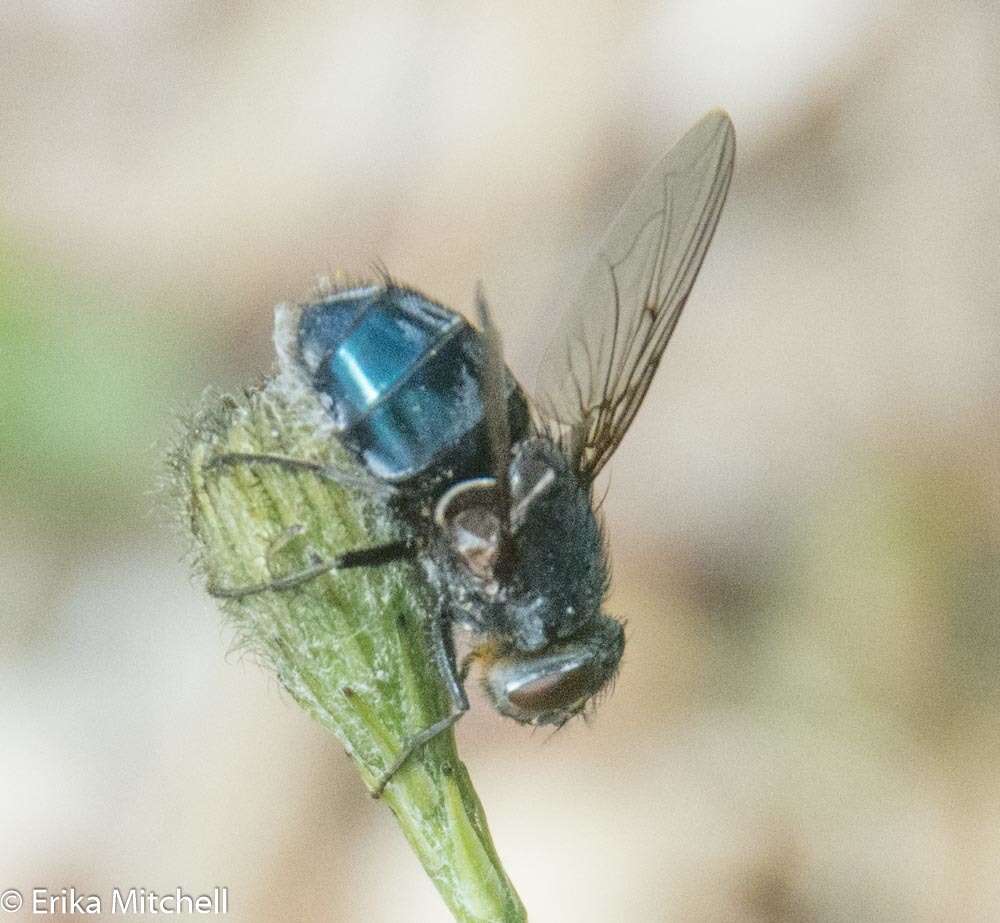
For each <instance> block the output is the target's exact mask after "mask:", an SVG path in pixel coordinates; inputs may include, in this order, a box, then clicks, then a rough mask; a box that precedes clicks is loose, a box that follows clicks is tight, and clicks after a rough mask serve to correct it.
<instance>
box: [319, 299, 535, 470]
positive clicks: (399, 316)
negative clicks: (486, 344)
mask: <svg viewBox="0 0 1000 923" xmlns="http://www.w3.org/2000/svg"><path fill="white" fill-rule="evenodd" d="M299 350H300V354H301V357H302V361H303V364H304V366H305V368H306V369H307V370H308V372H309V374H310V375H311V378H312V384H313V386H314V387H315V388H316V389H317V390H318V391H319V392H320V393H321V394H323V395H325V396H326V398H328V400H329V410H330V413H331V415H332V417H333V419H334V422H335V424H336V427H337V429H338V432H339V438H340V440H341V442H342V443H343V444H344V446H345V447H346V448H347V449H348V450H349V451H351V452H352V453H353V454H354V455H355V456H356V457H357V458H358V460H359V461H361V462H362V464H364V465H365V466H366V467H367V468H368V469H369V470H370V471H371V472H372V474H374V475H375V476H376V477H378V478H380V479H382V480H385V481H389V482H392V483H395V484H403V483H405V482H410V481H413V480H414V479H418V478H419V479H422V478H423V476H432V477H433V476H435V475H440V477H441V478H442V479H447V480H453V479H455V478H459V477H461V478H465V477H473V476H478V475H486V474H490V473H491V471H490V455H489V446H488V443H487V439H486V432H485V426H484V424H483V413H484V412H483V403H482V397H481V394H480V377H481V373H480V370H481V368H482V362H483V346H482V342H481V340H480V338H479V334H478V333H477V332H476V331H475V330H474V329H473V328H472V327H470V326H469V325H468V324H467V323H466V322H465V321H464V320H463V319H462V318H461V317H460V316H459V315H458V314H456V313H454V312H453V311H449V310H448V309H447V308H444V307H442V306H441V305H438V304H434V303H433V302H431V301H428V300H427V299H426V298H425V297H424V296H423V295H420V294H419V293H417V292H414V291H410V290H408V289H402V288H397V287H395V286H387V287H382V286H366V287H363V288H355V289H350V290H347V291H343V292H337V293H335V294H333V295H331V296H329V297H328V298H326V299H324V300H323V301H321V302H319V303H317V304H313V305H309V306H308V307H306V308H305V309H304V310H303V312H302V316H301V320H300V322H299ZM508 415H509V419H510V424H511V435H512V437H513V438H515V439H516V438H518V437H519V436H521V435H522V434H523V433H524V432H525V430H526V428H527V425H528V412H527V405H526V403H525V400H524V397H523V395H522V394H521V392H520V389H518V388H517V386H516V384H515V383H514V382H513V379H511V380H510V382H509V388H508Z"/></svg>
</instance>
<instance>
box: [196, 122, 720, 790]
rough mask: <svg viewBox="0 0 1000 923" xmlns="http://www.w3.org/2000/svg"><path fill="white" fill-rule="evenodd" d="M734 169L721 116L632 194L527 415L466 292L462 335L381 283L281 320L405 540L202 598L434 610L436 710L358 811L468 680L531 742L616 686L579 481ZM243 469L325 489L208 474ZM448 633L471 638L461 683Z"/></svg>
mask: <svg viewBox="0 0 1000 923" xmlns="http://www.w3.org/2000/svg"><path fill="white" fill-rule="evenodd" d="M734 152H735V136H734V132H733V126H732V123H731V122H730V120H729V116H728V115H726V114H725V113H724V112H722V111H719V110H715V111H712V112H709V113H708V114H707V115H705V116H704V117H703V118H702V119H701V120H700V121H699V122H698V123H697V124H696V125H695V126H694V127H693V128H691V129H690V130H689V131H688V133H687V134H686V135H685V136H684V137H683V138H682V139H681V140H680V142H678V144H677V145H676V146H675V147H674V148H673V149H672V150H671V151H670V152H669V153H667V154H666V155H665V156H664V157H663V158H662V160H660V162H659V163H657V164H656V166H654V167H653V169H652V170H651V171H650V172H649V173H648V174H647V175H646V177H645V178H644V179H643V180H642V181H641V182H640V183H639V185H638V186H637V187H636V189H635V191H634V192H633V193H632V195H631V196H630V198H629V199H628V201H627V203H626V204H625V206H624V208H623V209H622V211H621V212H620V213H619V215H618V217H617V218H616V220H615V221H614V223H613V224H612V226H611V228H610V230H609V232H608V235H607V237H606V238H605V241H604V244H603V245H602V246H601V248H600V250H599V252H598V255H597V257H596V259H595V260H594V262H593V265H592V266H591V268H590V270H589V271H588V273H587V274H586V276H585V277H584V279H583V283H582V286H581V289H580V292H581V295H580V297H578V298H577V299H576V300H575V302H573V303H572V304H571V306H570V308H569V310H568V311H567V313H566V314H565V316H564V318H563V320H562V324H561V327H560V328H559V329H558V330H557V331H556V335H555V337H554V338H553V340H552V342H551V344H550V346H549V347H548V351H547V353H546V355H545V358H544V360H543V365H542V371H541V374H540V377H539V384H538V388H537V390H536V394H535V397H534V400H533V401H529V399H528V397H527V395H526V393H525V391H524V390H523V389H522V388H521V386H520V385H519V384H518V382H517V381H516V380H515V378H514V376H513V375H512V374H511V372H510V370H509V369H508V368H507V366H506V363H505V362H504V359H503V348H502V344H501V340H500V334H499V331H498V330H497V328H496V326H495V325H494V324H493V322H492V320H491V316H490V311H489V307H488V305H487V303H486V300H485V297H484V296H483V294H482V292H481V291H480V292H478V293H477V309H478V318H479V328H478V329H476V328H475V327H473V326H472V325H470V324H469V323H467V322H466V321H465V320H464V319H463V318H462V317H461V316H460V315H459V314H457V313H456V312H454V311H451V310H450V309H448V308H446V307H444V306H443V305H440V304H437V303H435V302H434V301H432V300H430V299H429V298H427V297H426V296H424V295H422V294H420V293H419V292H417V291H414V290H412V289H409V288H405V287H403V286H400V285H398V284H396V283H395V282H394V281H392V280H391V279H390V278H388V276H385V277H383V278H382V279H381V280H380V281H378V282H376V283H372V284H365V285H359V286H354V287H348V288H344V289H342V290H339V291H335V292H333V293H332V294H329V295H327V296H325V297H323V298H322V299H320V300H318V301H316V302H314V303H312V304H307V305H304V306H302V307H300V308H299V309H298V310H297V311H296V313H295V315H294V318H293V322H292V323H293V337H292V340H293V343H292V348H291V352H292V364H293V365H294V367H295V369H296V370H297V374H300V375H301V376H302V378H303V380H304V381H305V382H306V383H307V385H308V386H309V387H311V388H313V389H315V391H316V393H317V394H318V395H319V397H320V400H321V401H322V403H323V405H324V407H325V409H326V412H327V413H328V414H329V419H330V422H331V425H332V429H333V431H334V433H335V436H336V439H337V440H338V441H339V443H340V444H341V445H342V446H343V448H344V449H346V450H347V452H348V453H349V454H350V455H351V456H352V457H353V458H354V459H355V460H356V461H357V463H358V464H359V465H360V466H362V468H363V469H365V471H366V473H367V477H368V481H369V483H370V484H372V485H375V486H376V487H377V488H378V490H377V494H378V497H379V498H380V499H379V502H380V503H382V504H383V505H384V508H385V510H386V512H387V514H388V515H390V516H391V517H392V518H393V520H394V521H395V522H396V523H397V524H398V526H399V531H400V534H402V535H403V536H404V537H403V538H401V539H399V540H397V541H394V542H390V543H388V544H385V545H380V546H376V547H371V548H361V549H355V550H352V551H347V552H344V553H342V554H340V555H337V556H336V557H334V558H330V559H328V560H325V561H321V562H319V563H317V564H316V565H314V566H313V567H310V568H308V569H307V570H304V571H302V572H300V573H298V574H294V575H292V576H290V577H284V578H281V579H276V580H272V581H270V582H268V583H263V584H259V585H256V586H245V587H221V586H213V587H210V592H212V593H213V595H215V596H219V597H226V598H238V597H242V596H247V595H250V594H254V593H264V592H282V591H287V590H290V589H294V588H295V587H297V586H300V585H302V584H303V583H304V582H306V581H308V580H311V579H313V578H315V577H316V576H318V575H320V574H324V573H329V572H333V571H338V570H344V569H347V568H353V567H377V566H381V565H385V564H390V563H393V562H396V561H401V560H411V561H415V562H416V563H417V564H418V565H419V567H420V569H421V571H422V573H423V576H424V579H426V581H427V582H428V583H429V585H430V586H431V587H432V589H433V590H434V593H435V596H436V599H437V600H438V603H439V605H438V610H437V612H436V613H434V615H433V616H432V617H431V618H429V619H428V625H427V630H428V649H429V651H430V653H431V655H432V656H433V658H434V662H435V665H436V667H437V670H438V672H439V673H440V675H441V678H442V680H443V682H444V684H445V686H446V688H447V689H448V692H449V696H450V699H451V703H452V709H451V714H450V715H449V716H448V717H446V718H444V719H442V720H441V721H438V722H436V723H435V724H433V725H431V726H430V727H428V728H425V729H424V730H422V731H420V732H419V733H418V734H416V735H415V736H414V737H412V738H411V739H410V740H409V741H407V743H406V745H405V746H404V748H403V750H402V752H401V753H400V754H399V756H398V758H397V759H396V761H395V763H394V764H393V765H392V766H391V767H390V768H389V770H388V771H387V772H386V773H385V775H384V776H383V778H382V779H381V781H380V783H379V785H378V787H377V791H376V794H378V793H380V792H381V791H382V790H383V788H384V787H385V785H386V784H387V783H388V782H389V780H390V779H391V778H392V776H393V774H394V773H395V771H396V770H397V769H398V768H399V767H400V766H402V764H403V763H404V762H405V761H406V759H407V758H408V757H409V755H410V754H411V753H412V752H413V751H414V750H415V749H416V748H417V747H419V746H421V745H422V744H423V743H425V742H426V741H427V740H430V739H431V738H432V737H434V736H435V735H436V734H438V733H440V732H441V731H442V730H444V729H445V728H447V727H449V726H451V725H452V724H454V723H455V721H457V720H458V718H460V717H461V716H462V714H464V713H465V712H466V711H467V710H468V707H469V703H468V699H467V697H466V693H465V688H464V680H465V678H466V675H467V673H468V671H469V669H470V668H471V667H472V666H478V667H479V669H480V672H481V675H482V682H483V688H484V690H485V692H486V694H487V696H488V697H489V699H490V700H491V701H492V703H493V705H494V706H495V707H496V709H497V710H498V711H499V712H501V713H502V714H504V715H506V716H508V717H510V718H513V719H514V720H515V721H518V722H521V723H522V724H531V725H556V726H560V725H562V724H564V723H565V722H566V721H568V720H569V719H570V718H572V717H573V716H574V715H578V714H581V713H582V712H584V710H585V709H586V707H587V705H588V703H592V702H593V700H594V697H595V696H596V695H597V693H599V692H600V691H601V690H602V689H604V688H606V687H607V686H608V684H609V683H610V681H611V680H612V678H613V677H614V676H615V673H616V672H617V670H618V665H619V663H620V661H621V657H622V652H623V649H624V643H625V638H624V631H623V626H622V623H621V622H619V621H617V620H616V619H614V618H613V617H611V616H610V615H608V614H606V613H605V612H604V611H603V609H602V604H603V601H604V598H605V596H606V593H607V589H608V581H609V569H608V559H607V552H606V546H605V541H604V536H603V533H602V531H601V527H600V524H599V522H598V519H597V517H596V515H595V512H594V491H593V487H594V481H595V479H596V478H597V476H598V475H599V474H600V472H601V470H602V469H603V468H604V466H605V465H606V464H607V463H608V461H609V460H610V458H611V456H612V455H613V453H614V452H615V450H616V449H617V448H618V446H619V444H620V443H621V441H622V439H623V438H624V436H625V434H626V432H627V431H628V428H629V426H630V425H631V423H632V420H633V419H634V418H635V415H636V413H637V412H638V410H639V407H640V405H641V404H642V401H643V398H644V397H645V396H646V393H647V391H648V389H649V385H650V382H651V381H652V378H653V375H654V374H655V372H656V369H657V367H658V365H659V362H660V358H661V356H662V355H663V351H664V349H666V346H667V343H668V342H669V341H670V338H671V336H672V335H673V332H674V329H675V328H676V326H677V322H678V320H679V318H680V315H681V312H682V310H683V308H684V305H685V304H686V302H687V299H688V295H689V294H690V292H691V287H692V286H693V284H694V280H695V277H696V276H697V274H698V270H699V268H700V267H701V263H702V260H703V259H704V256H705V252H706V250H707V249H708V245H709V243H710V241H711V239H712V235H713V233H714V231H715V227H716V224H717V222H718V219H719V214H720V212H721V210H722V206H723V203H724V201H725V198H726V193H727V191H728V189H729V182H730V179H731V176H732V171H733V158H734ZM253 463H257V464H259V463H264V464H277V465H282V466H284V467H287V468H290V469H293V470H300V471H301V470H308V471H313V472H314V473H317V474H319V475H321V476H330V473H329V471H328V469H327V468H326V467H325V466H323V465H321V464H319V463H315V462H310V461H301V460H296V459H288V458H284V457H281V456H270V455H244V454H234V453H230V454H225V455H220V456H217V457H216V458H215V459H213V460H212V462H210V465H211V466H213V467H224V466H228V465H236V464H253ZM455 628H463V629H467V630H468V631H470V632H471V633H472V635H473V637H474V639H475V640H474V644H473V647H472V650H471V653H470V654H469V656H468V657H467V658H466V660H465V661H464V662H463V663H462V666H461V669H459V667H458V664H457V663H456V657H455V647H454V637H453V631H454V629H455Z"/></svg>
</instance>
